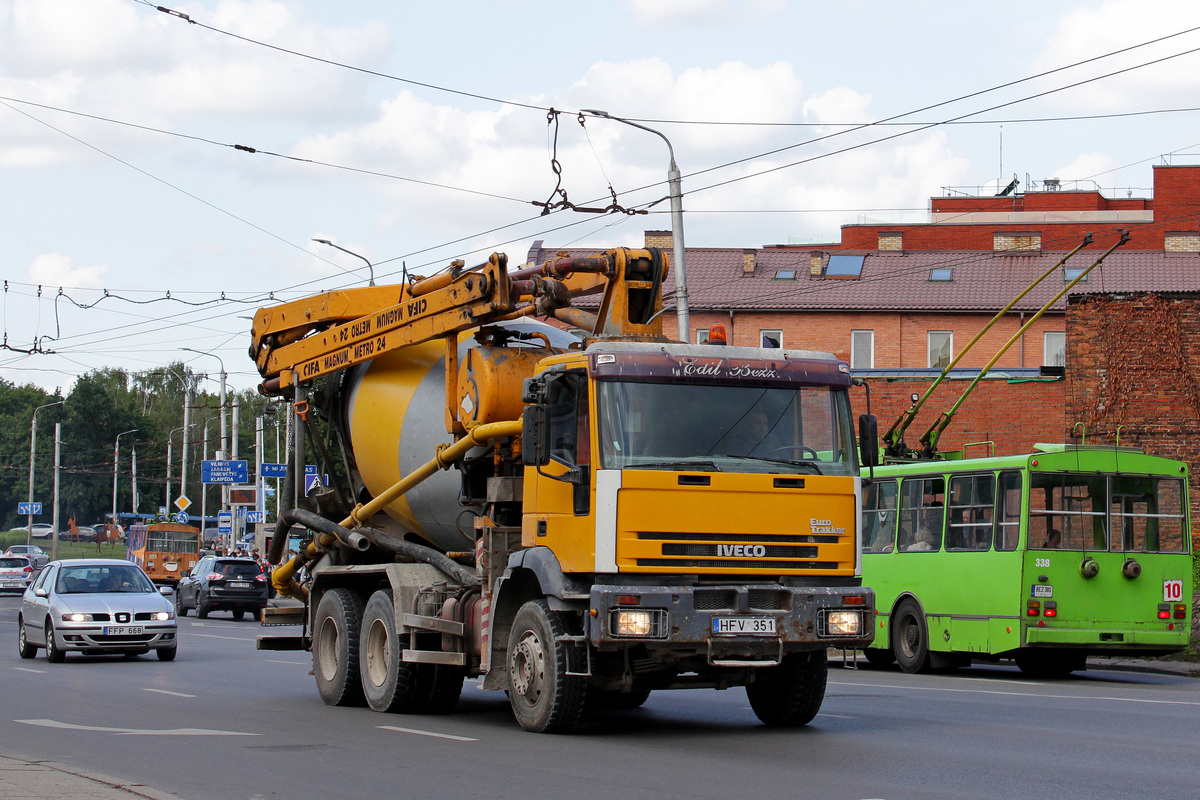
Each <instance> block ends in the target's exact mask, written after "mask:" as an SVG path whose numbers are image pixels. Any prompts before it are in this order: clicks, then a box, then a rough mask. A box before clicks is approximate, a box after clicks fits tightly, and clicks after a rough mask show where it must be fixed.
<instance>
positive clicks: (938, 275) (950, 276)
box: [929, 267, 954, 281]
mask: <svg viewBox="0 0 1200 800" xmlns="http://www.w3.org/2000/svg"><path fill="white" fill-rule="evenodd" d="M929 280H931V281H952V280H954V270H953V269H951V268H949V267H944V268H942V267H939V268H938V269H931V270H929Z"/></svg>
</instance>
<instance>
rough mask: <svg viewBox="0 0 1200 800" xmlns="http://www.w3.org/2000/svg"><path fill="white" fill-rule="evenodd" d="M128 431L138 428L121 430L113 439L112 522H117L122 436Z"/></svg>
mask: <svg viewBox="0 0 1200 800" xmlns="http://www.w3.org/2000/svg"><path fill="white" fill-rule="evenodd" d="M127 433H137V428H130V429H129V430H127V431H121V432H120V433H118V434H117V438H116V439H115V440H114V441H113V513H112V524H113V525H114V526H115V525H116V524H117V467H118V466H119V465H120V463H121V437H122V436H124V435H125V434H127Z"/></svg>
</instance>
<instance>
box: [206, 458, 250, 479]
mask: <svg viewBox="0 0 1200 800" xmlns="http://www.w3.org/2000/svg"><path fill="white" fill-rule="evenodd" d="M200 481H201V483H249V482H250V469H249V466H248V464H247V463H246V462H245V461H201V462H200Z"/></svg>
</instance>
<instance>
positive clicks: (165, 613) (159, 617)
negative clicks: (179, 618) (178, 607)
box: [154, 611, 171, 622]
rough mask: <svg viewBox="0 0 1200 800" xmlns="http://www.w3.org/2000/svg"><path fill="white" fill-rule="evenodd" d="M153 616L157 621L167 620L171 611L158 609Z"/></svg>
mask: <svg viewBox="0 0 1200 800" xmlns="http://www.w3.org/2000/svg"><path fill="white" fill-rule="evenodd" d="M154 618H155V619H156V620H158V621H159V622H166V621H167V620H169V619H170V618H171V612H170V611H160V612H158V613H157V614H155V615H154Z"/></svg>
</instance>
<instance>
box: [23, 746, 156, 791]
mask: <svg viewBox="0 0 1200 800" xmlns="http://www.w3.org/2000/svg"><path fill="white" fill-rule="evenodd" d="M0 797H3V798H4V799H5V800H138V798H143V799H148V800H179V798H178V796H176V795H173V794H167V793H166V792H161V791H159V790H158V789H151V788H150V787H148V786H143V785H142V784H139V783H122V782H120V781H118V780H116V779H115V778H110V777H108V776H107V775H99V774H96V773H89V772H83V771H77V770H75V769H73V768H72V767H68V766H65V765H63V764H54V763H51V762H48V761H28V760H26V759H23V758H18V757H16V756H7V755H0Z"/></svg>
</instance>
